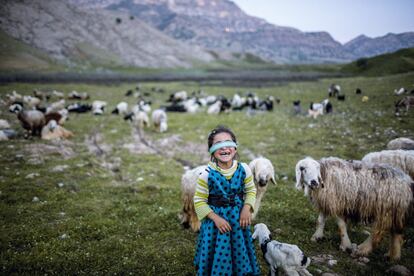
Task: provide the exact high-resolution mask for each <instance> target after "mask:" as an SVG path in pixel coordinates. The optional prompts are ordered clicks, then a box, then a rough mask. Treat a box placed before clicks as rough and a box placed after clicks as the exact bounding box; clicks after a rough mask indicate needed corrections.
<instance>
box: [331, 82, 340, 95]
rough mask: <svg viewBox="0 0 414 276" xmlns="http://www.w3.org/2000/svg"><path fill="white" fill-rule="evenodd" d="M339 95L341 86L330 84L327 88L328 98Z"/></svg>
mask: <svg viewBox="0 0 414 276" xmlns="http://www.w3.org/2000/svg"><path fill="white" fill-rule="evenodd" d="M339 94H341V86H339V85H338V84H335V83H332V84H331V85H330V86H329V88H328V95H329V97H335V96H338V95H339Z"/></svg>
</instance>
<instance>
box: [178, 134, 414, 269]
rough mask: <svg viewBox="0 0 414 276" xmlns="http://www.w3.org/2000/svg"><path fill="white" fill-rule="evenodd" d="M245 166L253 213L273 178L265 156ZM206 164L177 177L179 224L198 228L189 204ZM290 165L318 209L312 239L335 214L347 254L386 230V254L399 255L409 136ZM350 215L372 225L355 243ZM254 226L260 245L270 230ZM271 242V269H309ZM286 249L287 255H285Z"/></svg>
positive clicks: (409, 195) (412, 164)
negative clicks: (359, 154) (354, 155)
mask: <svg viewBox="0 0 414 276" xmlns="http://www.w3.org/2000/svg"><path fill="white" fill-rule="evenodd" d="M249 167H250V169H251V170H252V173H253V175H254V183H255V185H256V188H257V195H256V198H257V199H256V204H255V206H254V213H253V219H255V218H256V217H257V213H258V211H259V209H260V205H261V202H262V199H263V196H264V194H265V192H266V189H267V186H268V184H270V183H274V184H276V181H275V170H274V166H273V165H272V163H271V161H270V160H268V159H266V158H264V157H259V158H256V159H253V160H252V161H251V162H250V163H249ZM205 169H206V166H199V167H196V168H194V169H192V170H188V171H187V172H185V173H184V174H183V176H182V179H181V192H182V196H181V200H182V206H183V207H182V211H181V213H180V218H181V224H182V225H183V226H184V227H186V228H187V227H190V228H191V229H192V230H193V231H194V232H197V231H199V229H200V222H199V221H198V219H197V216H196V213H195V210H194V203H193V197H194V193H195V189H196V180H197V178H198V176H199V175H200V173H201V172H202V171H203V170H205ZM295 171H296V185H295V186H296V189H298V190H303V191H304V194H305V196H306V197H308V198H309V200H310V202H311V203H312V204H313V206H314V207H315V208H316V209H317V211H318V212H319V216H318V219H317V228H316V231H315V233H314V234H313V235H312V237H311V240H312V241H318V240H320V239H322V238H323V237H324V227H325V222H326V219H327V218H328V217H330V216H332V217H335V218H336V220H337V224H338V228H339V234H340V238H341V244H340V249H341V250H343V251H347V252H351V253H352V256H367V255H368V254H369V253H370V252H371V251H372V250H373V249H374V248H375V247H377V246H378V244H379V243H380V241H381V239H382V238H383V236H384V234H386V233H389V234H390V235H391V242H390V246H389V251H388V253H387V256H388V257H389V258H390V259H391V260H398V259H400V257H401V246H402V244H403V235H402V234H403V230H404V227H405V225H406V224H407V221H408V220H410V219H411V220H412V219H414V181H413V179H414V141H413V140H411V139H409V138H403V137H401V138H397V139H394V140H392V141H390V142H389V143H388V145H387V150H383V151H380V152H372V153H369V154H367V155H365V156H364V157H363V158H362V160H361V161H358V160H352V161H347V160H343V159H339V158H335V157H329V158H322V159H320V160H314V159H313V158H311V157H306V158H304V159H302V160H299V161H298V162H297V164H296V167H295ZM350 220H356V221H359V222H363V223H367V224H371V226H372V231H371V234H370V235H369V237H368V238H367V239H366V240H365V241H364V242H363V243H362V244H360V245H358V246H357V245H355V244H353V243H352V242H351V240H350V238H349V236H348V233H347V221H350ZM256 226H257V227H256ZM256 226H255V233H254V235H256V236H257V237H259V242H260V244H261V245H262V241H260V239H264V238H263V235H264V237H265V238H266V237H267V238H269V237H268V236H269V235H270V232H269V230H268V229H267V227H266V225H263V224H256ZM261 237H262V238H261ZM267 241H268V242H269V241H270V240H269V239H268V240H267ZM272 243H273V245H271V244H270V245H267V244H266V245H265V246H267V248H268V249H269V250H270V253H265V252H264V254H265V256H264V257H265V258H266V260H267V261H269V260H270V261H271V262H272V263H270V264H269V265H270V270H271V271H273V270H274V268H275V267H276V268H277V267H281V268H282V269H283V270H284V271H285V272H286V273H287V274H288V275H290V274H289V271H293V270H294V271H296V272H299V273H302V274H303V275H308V274H307V273H306V272H307V271H306V267H307V266H308V265H309V263H306V264H305V263H302V264H301V263H300V262H301V260H302V262H303V259H302V258H299V257H297V254H299V253H300V254H302V255H303V253H302V252H301V251H300V250H299V249H298V248H297V246H294V245H289V244H284V243H280V242H277V241H272ZM276 245H277V246H276ZM262 249H263V245H262ZM281 250H286V251H289V250H291V252H290V253H286V252H282V251H281ZM266 254H268V255H266ZM269 254H270V255H269ZM289 254H290V255H291V257H290V259H286V258H288V257H287V256H289ZM302 255H301V256H302ZM303 256H304V255H303ZM272 265H273V266H272ZM273 272H274V271H273ZM302 274H301V275H302ZM292 275H297V274H296V273H294V274H292Z"/></svg>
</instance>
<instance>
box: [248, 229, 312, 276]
mask: <svg viewBox="0 0 414 276" xmlns="http://www.w3.org/2000/svg"><path fill="white" fill-rule="evenodd" d="M252 238H253V239H254V240H255V239H259V244H260V247H261V249H262V253H263V257H264V259H265V260H266V263H267V264H268V265H269V272H270V275H274V276H275V275H277V274H278V269H279V268H282V269H283V271H284V272H285V274H286V275H306V276H311V275H312V274H310V273H309V271H308V270H307V269H306V268H307V267H308V266H309V265H310V263H311V259H310V258H308V257H306V256H305V254H304V253H303V252H302V250H300V249H299V247H298V246H297V245H294V244H288V243H281V242H278V241H275V240H272V237H271V233H270V230H269V228H267V226H266V224H264V223H259V224H256V225H255V226H254V232H253V235H252Z"/></svg>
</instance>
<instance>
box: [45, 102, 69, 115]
mask: <svg viewBox="0 0 414 276" xmlns="http://www.w3.org/2000/svg"><path fill="white" fill-rule="evenodd" d="M64 108H65V100H64V99H61V100H59V101H57V102H54V103H51V104H50V105H49V106H48V107H47V108H46V113H50V112H56V111H59V110H61V109H64Z"/></svg>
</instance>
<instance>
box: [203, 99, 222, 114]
mask: <svg viewBox="0 0 414 276" xmlns="http://www.w3.org/2000/svg"><path fill="white" fill-rule="evenodd" d="M222 104H223V103H222V102H221V101H217V102H215V103H214V104H212V105H211V106H209V108H208V109H207V114H219V113H220V110H221V106H222Z"/></svg>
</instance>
